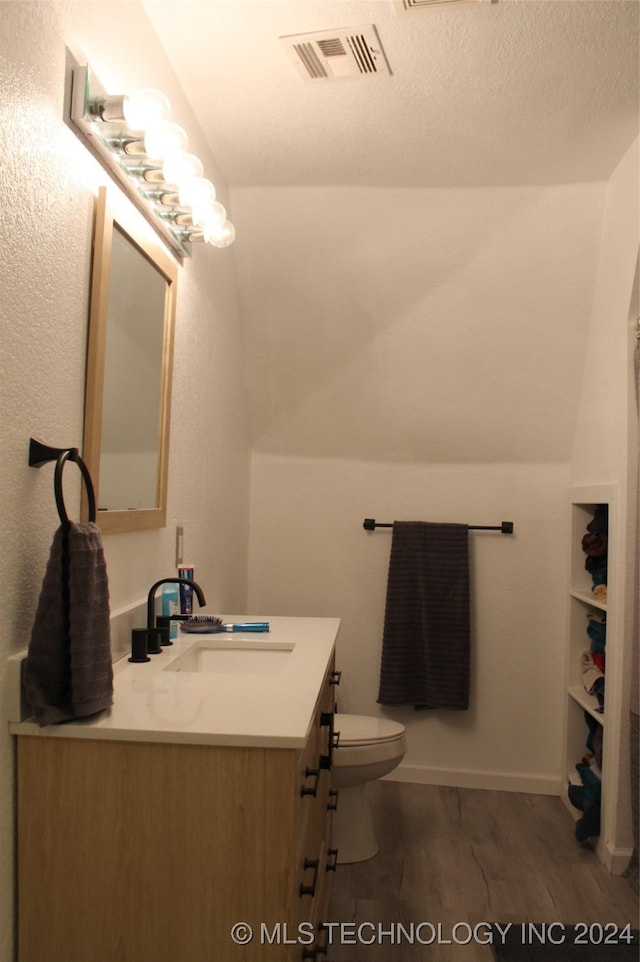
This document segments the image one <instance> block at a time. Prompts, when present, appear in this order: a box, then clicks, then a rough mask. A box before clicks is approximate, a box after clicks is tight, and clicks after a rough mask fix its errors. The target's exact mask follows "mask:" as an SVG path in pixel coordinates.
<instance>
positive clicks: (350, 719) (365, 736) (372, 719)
mask: <svg viewBox="0 0 640 962" xmlns="http://www.w3.org/2000/svg"><path fill="white" fill-rule="evenodd" d="M335 729H336V731H339V732H340V740H339V742H338V745H339V746H342V747H345V748H346V747H347V746H349V747H354V746H358V745H362V746H365V745H379V744H381V743H383V742H392V741H397V740H398V739H400V738H402V736H403V735H404V733H405V728H404V725H401V724H400V723H399V722H395V721H392V720H391V719H390V718H378V717H376V716H370V715H349V714H344V715H341V714H340V713H337V714H336V716H335Z"/></svg>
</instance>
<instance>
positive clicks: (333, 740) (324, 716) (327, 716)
mask: <svg viewBox="0 0 640 962" xmlns="http://www.w3.org/2000/svg"><path fill="white" fill-rule="evenodd" d="M335 717H336V716H335V713H334V712H332V711H323V712H321V713H320V725H321V726H322V727H323V728H325V727H326V728H328V729H329V737H328V738H327V748H328V751H327V754H326V755H321V756H320V768H324V769H330V768H331V766H332V764H333V749H334V748H337V747H338V744H339V742H340V732H337V731H334V727H333V726H334V724H335Z"/></svg>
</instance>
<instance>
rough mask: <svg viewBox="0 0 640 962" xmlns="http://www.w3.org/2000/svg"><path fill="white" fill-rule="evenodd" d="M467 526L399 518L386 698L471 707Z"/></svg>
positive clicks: (386, 644) (390, 586)
mask: <svg viewBox="0 0 640 962" xmlns="http://www.w3.org/2000/svg"><path fill="white" fill-rule="evenodd" d="M468 531H469V529H468V527H467V525H462V524H430V523H428V522H424V521H395V522H394V524H393V535H392V542H391V556H390V561H389V577H388V582H387V598H386V608H385V620H384V633H383V641H382V659H381V666H380V688H379V694H378V703H379V704H381V705H407V704H408V705H413V706H414V707H415V708H416V709H424V708H448V709H457V710H461V711H464V710H466V709H467V708H468V707H469V675H470V654H469V653H470V615H469V612H470V603H469V534H468Z"/></svg>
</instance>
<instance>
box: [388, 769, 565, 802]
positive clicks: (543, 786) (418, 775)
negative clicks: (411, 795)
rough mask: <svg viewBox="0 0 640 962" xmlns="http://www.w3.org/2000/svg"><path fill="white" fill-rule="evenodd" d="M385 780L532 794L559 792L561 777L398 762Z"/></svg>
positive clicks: (562, 786) (561, 783)
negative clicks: (400, 763) (432, 766)
mask: <svg viewBox="0 0 640 962" xmlns="http://www.w3.org/2000/svg"><path fill="white" fill-rule="evenodd" d="M386 779H387V780H389V781H394V782H413V783H414V784H417V785H447V786H450V787H452V788H485V789H490V790H493V791H502V792H526V793H527V794H531V795H561V794H562V792H563V790H564V783H563V781H562V779H560V778H556V777H554V776H552V775H535V774H531V775H525V774H521V773H516V772H479V771H472V770H457V769H446V768H426V767H424V766H422V765H399V766H398V768H396V769H394V771H393V772H391V773H390V774H389V775H387V776H386Z"/></svg>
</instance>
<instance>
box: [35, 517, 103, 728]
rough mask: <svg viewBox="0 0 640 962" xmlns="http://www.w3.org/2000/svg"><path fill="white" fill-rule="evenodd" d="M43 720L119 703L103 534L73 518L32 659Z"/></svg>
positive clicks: (57, 555) (57, 552) (59, 549)
mask: <svg viewBox="0 0 640 962" xmlns="http://www.w3.org/2000/svg"><path fill="white" fill-rule="evenodd" d="M25 689H26V693H27V697H28V699H29V702H30V704H31V708H32V710H33V713H34V716H35V719H36V721H37V722H38V724H39V725H51V724H56V723H58V722H64V721H71V720H73V719H74V718H85V717H87V716H89V715H94V714H96V713H97V712H100V711H103V710H105V709H107V708H109V707H110V706H111V704H112V703H113V665H112V657H111V636H110V624H109V585H108V579H107V568H106V563H105V560H104V554H103V549H102V541H101V537H100V531H99V529H98V527H97V525H96V524H94V523H93V522H88V523H78V522H73V521H70V522H69V523H68V524H65V525H61V526H60V528H58V530H57V531H56V533H55V535H54V538H53V543H52V545H51V551H50V554H49V560H48V563H47V568H46V571H45V575H44V579H43V582H42V590H41V592H40V598H39V600H38V606H37V610H36V615H35V620H34V624H33V628H32V631H31V640H30V642H29V649H28V652H27V659H26V662H25Z"/></svg>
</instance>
